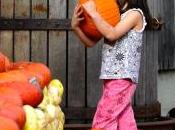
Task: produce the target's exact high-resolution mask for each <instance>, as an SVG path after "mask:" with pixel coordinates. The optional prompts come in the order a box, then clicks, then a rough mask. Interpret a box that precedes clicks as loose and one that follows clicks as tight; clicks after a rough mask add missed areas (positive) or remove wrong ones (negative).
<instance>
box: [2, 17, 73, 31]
mask: <svg viewBox="0 0 175 130" xmlns="http://www.w3.org/2000/svg"><path fill="white" fill-rule="evenodd" d="M0 30H71V26H70V19H4V18H3V19H2V18H0Z"/></svg>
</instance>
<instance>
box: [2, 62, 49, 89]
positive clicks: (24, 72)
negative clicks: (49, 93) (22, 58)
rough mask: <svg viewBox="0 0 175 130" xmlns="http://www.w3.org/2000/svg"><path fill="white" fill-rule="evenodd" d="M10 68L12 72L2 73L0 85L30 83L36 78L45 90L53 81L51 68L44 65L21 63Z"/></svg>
mask: <svg viewBox="0 0 175 130" xmlns="http://www.w3.org/2000/svg"><path fill="white" fill-rule="evenodd" d="M10 68H11V70H10V71H7V72H3V73H0V83H5V82H13V81H19V82H29V81H30V80H31V79H32V78H33V77H36V79H37V81H38V82H39V84H40V86H41V88H42V89H43V88H44V87H45V86H46V85H48V83H49V81H50V80H51V72H50V70H49V68H48V67H47V66H45V65H44V64H42V63H32V62H25V63H23V62H19V63H13V64H12V65H11V67H10Z"/></svg>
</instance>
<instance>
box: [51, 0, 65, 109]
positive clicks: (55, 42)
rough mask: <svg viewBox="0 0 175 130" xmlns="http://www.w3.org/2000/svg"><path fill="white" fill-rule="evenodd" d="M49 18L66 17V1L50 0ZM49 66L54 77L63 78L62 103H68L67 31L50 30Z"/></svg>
mask: <svg viewBox="0 0 175 130" xmlns="http://www.w3.org/2000/svg"><path fill="white" fill-rule="evenodd" d="M49 18H50V19H56V18H57V19H65V18H66V1H65V0H51V1H49ZM48 47H49V67H50V69H51V72H52V74H53V78H57V79H59V80H61V82H62V83H63V86H64V95H63V101H62V105H63V106H65V105H66V54H67V53H66V32H65V31H50V32H49V46H48Z"/></svg>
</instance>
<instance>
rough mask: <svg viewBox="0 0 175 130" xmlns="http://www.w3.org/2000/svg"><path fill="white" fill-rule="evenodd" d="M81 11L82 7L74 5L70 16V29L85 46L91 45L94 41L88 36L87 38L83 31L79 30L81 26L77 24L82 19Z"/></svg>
mask: <svg viewBox="0 0 175 130" xmlns="http://www.w3.org/2000/svg"><path fill="white" fill-rule="evenodd" d="M82 13H83V9H82V8H81V6H76V8H75V10H74V13H73V16H72V22H71V26H72V29H73V30H74V32H75V34H76V35H77V36H78V38H79V39H80V40H81V42H82V43H83V44H84V45H85V46H86V47H92V46H93V45H95V43H96V42H95V41H93V40H91V39H90V38H88V37H87V36H86V35H85V34H84V33H83V31H82V30H81V28H80V27H79V24H80V22H81V21H82V20H84V18H83V17H81V16H82Z"/></svg>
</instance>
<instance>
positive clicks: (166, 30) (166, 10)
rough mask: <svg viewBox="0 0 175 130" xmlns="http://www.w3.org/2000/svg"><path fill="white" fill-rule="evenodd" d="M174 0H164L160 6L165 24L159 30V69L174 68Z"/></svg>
mask: <svg viewBox="0 0 175 130" xmlns="http://www.w3.org/2000/svg"><path fill="white" fill-rule="evenodd" d="M174 7H175V5H174V0H170V1H169V2H167V1H166V0H163V1H162V4H161V8H163V10H161V16H162V18H163V20H164V21H165V26H164V27H163V29H162V32H161V37H160V38H161V40H160V43H159V45H160V47H159V69H160V70H168V69H170V70H171V69H174V68H175V60H174V59H175V58H174V57H175V46H174V43H175V37H174V35H175V31H174V27H175V24H174V22H175V19H174V17H172V16H174V15H175V9H174Z"/></svg>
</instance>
